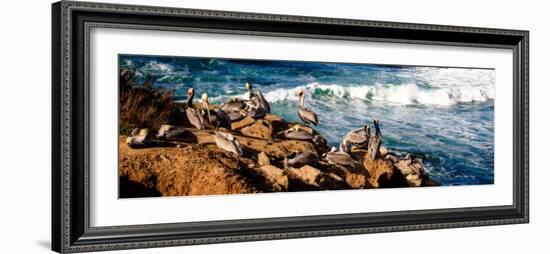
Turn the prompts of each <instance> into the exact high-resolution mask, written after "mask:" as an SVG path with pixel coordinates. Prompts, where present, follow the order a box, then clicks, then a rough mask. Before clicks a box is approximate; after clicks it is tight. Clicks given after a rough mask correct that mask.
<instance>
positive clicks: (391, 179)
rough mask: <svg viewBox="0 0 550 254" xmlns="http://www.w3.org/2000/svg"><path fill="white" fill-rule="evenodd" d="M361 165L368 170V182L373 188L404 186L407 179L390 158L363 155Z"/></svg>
mask: <svg viewBox="0 0 550 254" xmlns="http://www.w3.org/2000/svg"><path fill="white" fill-rule="evenodd" d="M363 166H364V167H365V170H366V171H367V172H368V179H367V180H368V182H369V185H370V186H372V187H373V188H384V187H386V188H387V187H406V186H407V181H406V179H405V177H404V176H403V174H402V173H401V172H400V171H399V170H397V169H396V168H395V167H394V165H393V163H392V162H391V161H390V160H386V159H381V158H376V159H371V157H370V156H369V155H367V156H365V158H364V160H363Z"/></svg>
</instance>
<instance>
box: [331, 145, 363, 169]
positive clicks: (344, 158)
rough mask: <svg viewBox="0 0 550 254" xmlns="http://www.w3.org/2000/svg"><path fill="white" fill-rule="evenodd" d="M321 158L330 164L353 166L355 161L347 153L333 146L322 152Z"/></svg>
mask: <svg viewBox="0 0 550 254" xmlns="http://www.w3.org/2000/svg"><path fill="white" fill-rule="evenodd" d="M323 158H324V159H325V160H326V161H327V162H328V163H330V164H336V165H340V166H344V167H353V166H354V165H355V163H356V161H355V160H353V158H351V156H350V155H349V154H348V153H345V152H341V151H338V150H337V149H336V147H334V146H333V147H332V148H331V149H330V152H328V153H325V154H323Z"/></svg>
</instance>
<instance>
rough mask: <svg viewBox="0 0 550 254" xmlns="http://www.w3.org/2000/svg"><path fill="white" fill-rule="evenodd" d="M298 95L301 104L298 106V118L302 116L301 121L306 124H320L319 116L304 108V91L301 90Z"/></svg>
mask: <svg viewBox="0 0 550 254" xmlns="http://www.w3.org/2000/svg"><path fill="white" fill-rule="evenodd" d="M296 95H297V96H299V97H300V104H299V105H298V116H300V119H302V121H303V122H304V123H306V124H313V125H317V124H319V119H318V118H317V114H315V112H313V111H311V110H309V109H307V108H306V107H305V106H304V97H305V92H304V89H300V91H298V92H297V93H296Z"/></svg>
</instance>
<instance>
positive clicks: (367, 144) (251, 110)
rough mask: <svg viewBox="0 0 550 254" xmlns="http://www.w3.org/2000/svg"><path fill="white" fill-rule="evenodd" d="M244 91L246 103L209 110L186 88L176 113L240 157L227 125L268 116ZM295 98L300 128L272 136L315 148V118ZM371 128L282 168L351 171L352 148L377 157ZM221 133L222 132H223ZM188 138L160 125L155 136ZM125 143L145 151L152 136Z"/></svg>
mask: <svg viewBox="0 0 550 254" xmlns="http://www.w3.org/2000/svg"><path fill="white" fill-rule="evenodd" d="M246 89H247V90H248V93H247V96H246V99H242V98H233V99H230V100H229V101H227V102H225V103H223V104H222V105H220V106H219V107H215V108H211V107H210V106H209V103H208V94H206V93H203V94H202V96H201V102H200V103H199V104H193V98H194V96H195V90H194V89H193V88H189V90H188V92H187V104H186V107H185V108H184V109H180V112H181V113H183V112H185V115H186V116H187V119H188V121H189V124H190V125H192V126H193V127H195V128H196V129H198V130H205V129H213V130H215V131H214V135H213V137H214V140H215V142H216V145H217V146H218V147H219V148H220V149H223V150H226V151H229V152H232V153H234V154H237V155H242V153H243V151H242V147H241V145H240V143H239V141H238V140H237V139H236V138H235V137H234V136H233V135H232V134H231V133H229V132H230V131H231V123H232V122H236V121H240V120H242V119H244V118H245V117H252V118H254V119H261V118H263V117H265V116H266V115H267V114H269V113H270V112H271V109H270V106H269V103H268V101H267V100H266V99H265V98H264V96H263V94H262V93H261V92H260V91H254V90H253V88H252V85H251V84H250V83H246ZM296 96H298V97H299V104H298V116H299V117H300V119H301V120H302V122H303V124H296V125H294V126H292V127H291V128H289V129H287V130H284V131H281V132H279V133H276V135H275V137H276V138H284V139H293V140H309V141H312V142H313V143H314V144H318V143H319V141H320V140H321V139H323V138H322V137H321V136H320V135H318V134H317V133H316V131H315V130H314V129H313V127H312V125H317V124H319V119H318V117H317V114H316V113H315V112H313V111H312V110H310V109H308V108H306V107H305V102H304V100H305V91H304V90H303V89H301V90H299V91H298V92H297V93H296ZM374 127H375V133H374V135H371V133H370V127H369V125H365V126H364V127H362V128H359V129H355V130H352V131H350V132H349V133H347V135H346V136H345V137H344V138H343V140H342V142H341V143H340V146H339V149H337V148H336V147H332V149H331V150H330V151H329V152H327V153H324V154H323V155H322V157H321V158H319V157H318V156H317V154H315V153H312V152H308V151H300V152H297V153H293V155H294V156H293V157H292V158H285V161H284V162H285V165H286V166H291V167H301V166H303V165H307V164H311V163H315V162H317V161H319V160H320V159H322V160H325V161H327V162H328V163H330V164H335V165H339V166H344V167H351V166H354V165H355V164H356V163H357V162H356V161H355V160H354V159H353V158H352V157H351V156H350V152H351V151H352V149H353V148H366V149H367V155H368V156H371V157H372V159H374V158H375V157H376V156H377V154H378V153H379V150H380V143H381V134H380V129H379V127H378V120H377V119H375V120H374ZM221 130H225V132H224V131H221ZM190 136H194V135H193V133H192V132H191V131H189V130H188V129H186V128H184V127H177V126H172V125H163V126H162V127H161V128H160V129H159V131H158V133H157V135H156V137H157V138H158V139H164V140H168V141H184V140H189V138H190ZM126 143H127V144H128V146H130V147H132V148H136V147H147V146H150V145H151V144H152V135H150V133H149V130H148V129H139V128H136V129H134V130H133V131H132V133H131V134H130V137H129V138H128V139H127V140H126Z"/></svg>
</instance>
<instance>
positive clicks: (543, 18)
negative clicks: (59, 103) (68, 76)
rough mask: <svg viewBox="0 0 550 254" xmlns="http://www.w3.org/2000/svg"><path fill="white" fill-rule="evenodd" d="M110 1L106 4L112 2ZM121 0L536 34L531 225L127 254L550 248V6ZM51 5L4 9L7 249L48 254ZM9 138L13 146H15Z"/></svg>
mask: <svg viewBox="0 0 550 254" xmlns="http://www.w3.org/2000/svg"><path fill="white" fill-rule="evenodd" d="M105 1H106V0H105ZM112 2H123V3H136V4H155V5H168V6H181V7H190V8H205V9H219V10H234V11H248V12H267V13H280V14H295V15H313V16H327V17H345V18H357V19H371V20H387V21H402V22H420V23H434V24H448V25H463V26H483V27H494V28H513V29H526V30H530V31H531V44H530V48H531V55H530V57H531V72H530V75H531V116H530V120H531V124H530V125H531V127H530V130H531V223H530V224H526V225H507V226H493V227H479V228H464V229H445V230H431V231H417V232H401V233H386V234H371V235H355V236H340V237H328V238H309V239H294V240H282V241H281V240H280V241H264V242H246V243H233V244H218V245H206V246H191V247H177V248H164V249H152V250H151V249H149V250H133V251H125V252H124V253H181V252H186V253H221V252H224V253H236V252H239V253H295V252H297V251H304V252H305V253H310V252H315V253H339V252H343V251H359V252H363V251H365V252H370V253H382V252H384V253H394V252H402V251H407V252H410V253H417V252H418V253H441V252H445V253H461V254H462V253H468V252H475V253H478V252H479V253H482V252H490V253H495V252H505V253H508V252H527V253H530V252H544V250H548V247H547V245H546V242H545V240H546V237H545V235H546V234H547V232H548V228H547V226H550V219H549V216H548V214H549V213H550V202H549V201H548V198H546V195H547V193H549V192H550V187H549V186H550V185H548V184H547V182H548V178H549V177H550V174H549V170H550V169H549V168H548V165H547V163H545V160H546V158H545V155H546V150H547V146H546V144H547V143H548V142H549V141H550V140H549V132H548V131H547V129H548V128H549V127H550V126H549V123H550V120H549V117H548V113H547V108H548V107H550V103H549V100H548V99H547V98H545V97H546V95H547V94H548V93H549V92H550V89H549V86H548V82H549V81H548V80H549V79H548V76H547V75H546V74H547V70H546V69H547V68H549V66H548V64H547V62H548V61H547V59H546V58H547V57H550V50H549V48H550V32H549V31H548V26H547V25H545V23H547V22H549V21H550V19H549V18H548V14H547V11H548V9H549V8H548V6H547V4H545V1H519V2H518V1H476V0H455V1H452V2H451V1H437V0H433V1H428V0H416V1H406V0H400V1H397V0H384V1H371V2H368V1H364V0H363V1H360V0H358V1H352V0H339V1H324V2H321V1H319V0H316V1H296V0H277V1H246V0H232V1H224V0H188V1H185V2H183V1H175V0H172V1H168V0H161V1H158V0H157V1H152V0H151V1H145V0H118V1H112ZM50 3H51V2H50V1H43V0H42V1H38V0H34V1H30V0H27V1H7V2H5V3H3V5H2V8H1V10H0V19H1V22H0V26H1V29H0V35H1V39H0V84H1V90H0V109H1V114H0V116H1V117H2V120H1V121H0V135H2V138H1V139H0V161H1V163H0V165H1V166H0V193H1V196H0V198H1V204H2V205H1V207H2V209H1V210H0V211H1V213H0V235H1V237H2V241H1V244H0V253H47V252H48V251H49V248H50V247H49V245H50V240H49V239H50V116H51V114H50V103H51V100H50V59H51V58H50ZM6 141H7V142H6Z"/></svg>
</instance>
